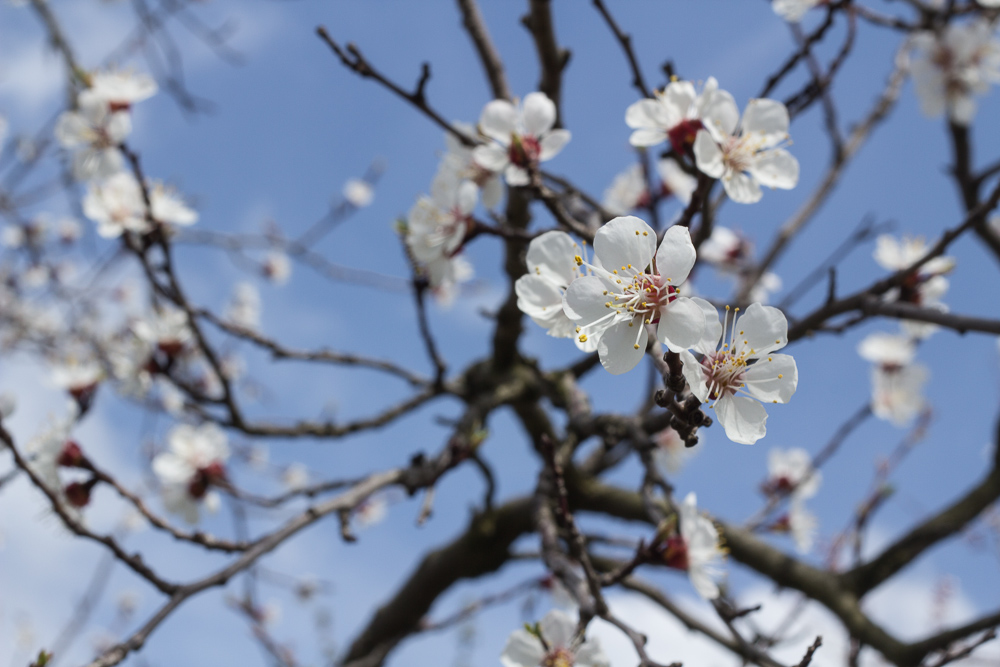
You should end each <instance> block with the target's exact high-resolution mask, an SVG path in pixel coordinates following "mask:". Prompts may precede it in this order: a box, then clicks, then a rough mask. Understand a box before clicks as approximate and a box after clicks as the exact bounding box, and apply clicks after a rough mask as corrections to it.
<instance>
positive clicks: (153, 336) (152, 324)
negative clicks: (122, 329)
mask: <svg viewBox="0 0 1000 667" xmlns="http://www.w3.org/2000/svg"><path fill="white" fill-rule="evenodd" d="M132 330H133V331H134V332H135V334H136V335H137V336H138V337H139V338H141V339H142V340H144V341H146V342H147V343H149V344H151V345H155V346H156V347H157V349H159V350H160V351H161V352H163V353H164V354H166V355H168V356H177V355H179V354H180V353H181V352H183V351H184V348H185V347H186V346H187V344H188V342H189V341H190V340H191V338H192V336H193V334H192V332H191V327H190V325H189V324H188V315H187V313H186V312H184V311H183V310H181V309H180V308H177V307H175V306H170V305H167V304H163V305H161V306H160V307H159V309H158V310H156V311H155V312H153V313H152V314H151V315H150V316H149V317H148V318H146V319H144V320H139V321H137V322H134V323H133V324H132Z"/></svg>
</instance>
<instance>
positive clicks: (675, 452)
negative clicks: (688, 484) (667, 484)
mask: <svg viewBox="0 0 1000 667" xmlns="http://www.w3.org/2000/svg"><path fill="white" fill-rule="evenodd" d="M699 435H701V434H700V433H699ZM653 442H654V443H655V444H656V448H655V449H653V461H654V462H655V463H656V465H657V466H658V467H659V468H660V469H661V470H663V472H665V473H666V474H668V475H674V474H676V473H678V472H680V470H681V468H682V467H683V466H684V464H685V463H687V460H688V459H690V458H691V457H692V456H693V455H694V454H695V453H697V452H698V450H700V449H701V447H688V446H686V445H685V443H684V440H682V439H681V436H680V435H679V434H678V433H677V431H675V430H674V429H672V428H670V427H669V426H668V427H667V428H665V429H663V430H662V431H660V432H658V433H656V434H655V435H654V436H653ZM702 446H704V445H702Z"/></svg>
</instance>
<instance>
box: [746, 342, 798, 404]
mask: <svg viewBox="0 0 1000 667" xmlns="http://www.w3.org/2000/svg"><path fill="white" fill-rule="evenodd" d="M743 380H744V382H745V384H746V387H745V388H746V391H747V393H748V394H750V395H751V396H753V397H754V398H756V399H757V400H759V401H763V402H765V403H787V402H788V399H790V398H791V397H792V394H794V393H795V388H796V387H797V386H798V384H799V370H798V368H797V367H796V365H795V359H793V358H792V357H791V355H787V354H774V355H771V356H768V357H762V358H761V359H758V360H757V363H755V364H754V365H753V366H751V367H750V368H749V369H747V372H746V373H745V374H744V375H743Z"/></svg>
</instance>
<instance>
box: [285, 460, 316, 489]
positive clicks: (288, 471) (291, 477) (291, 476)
mask: <svg viewBox="0 0 1000 667" xmlns="http://www.w3.org/2000/svg"><path fill="white" fill-rule="evenodd" d="M281 483H282V484H284V485H285V488H286V489H288V490H289V491H299V490H301V489H304V488H305V487H306V486H308V484H309V469H308V468H306V467H305V466H304V465H303V464H301V463H298V462H296V463H292V464H290V465H289V466H288V467H286V468H285V469H284V470H283V471H282V473H281Z"/></svg>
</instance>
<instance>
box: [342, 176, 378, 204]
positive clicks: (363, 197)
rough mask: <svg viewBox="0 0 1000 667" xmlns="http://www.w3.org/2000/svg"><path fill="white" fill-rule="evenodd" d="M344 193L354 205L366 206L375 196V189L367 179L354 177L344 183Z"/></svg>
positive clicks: (345, 197)
mask: <svg viewBox="0 0 1000 667" xmlns="http://www.w3.org/2000/svg"><path fill="white" fill-rule="evenodd" d="M343 194H344V199H346V200H347V201H348V202H350V204H351V205H352V206H356V207H357V208H364V207H365V206H368V205H369V204H371V203H372V200H373V199H374V198H375V189H374V188H373V187H372V186H371V183H368V182H367V181H362V180H361V179H358V178H352V179H351V180H349V181H347V183H345V184H344V192H343Z"/></svg>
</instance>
